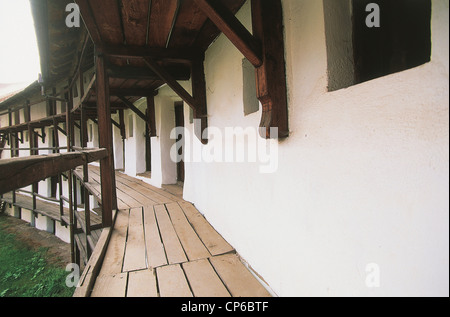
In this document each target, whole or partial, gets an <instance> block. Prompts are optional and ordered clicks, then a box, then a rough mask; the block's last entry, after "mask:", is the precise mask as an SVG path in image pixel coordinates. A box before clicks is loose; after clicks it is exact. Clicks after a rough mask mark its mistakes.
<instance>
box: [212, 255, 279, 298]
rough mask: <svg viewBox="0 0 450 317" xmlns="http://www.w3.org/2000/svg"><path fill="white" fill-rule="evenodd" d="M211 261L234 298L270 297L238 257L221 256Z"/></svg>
mask: <svg viewBox="0 0 450 317" xmlns="http://www.w3.org/2000/svg"><path fill="white" fill-rule="evenodd" d="M210 261H211V264H212V265H213V267H214V269H215V270H216V272H217V274H218V275H219V276H220V278H221V279H222V281H223V282H224V283H225V285H226V286H227V288H228V290H229V291H230V293H231V295H232V296H233V297H270V293H269V292H268V291H267V290H266V289H265V288H264V287H263V286H262V285H261V283H260V282H259V281H258V280H257V279H256V278H255V277H254V276H253V275H252V273H250V271H249V270H248V269H247V268H246V267H245V266H244V264H243V263H242V262H241V261H240V260H239V258H238V257H237V256H236V255H234V254H225V255H220V256H216V257H212V258H211V259H210Z"/></svg>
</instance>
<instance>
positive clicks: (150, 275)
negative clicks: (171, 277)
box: [127, 270, 158, 297]
mask: <svg viewBox="0 0 450 317" xmlns="http://www.w3.org/2000/svg"><path fill="white" fill-rule="evenodd" d="M127 297H158V288H157V282H156V276H155V273H154V272H153V270H142V271H135V272H129V273H128V286H127Z"/></svg>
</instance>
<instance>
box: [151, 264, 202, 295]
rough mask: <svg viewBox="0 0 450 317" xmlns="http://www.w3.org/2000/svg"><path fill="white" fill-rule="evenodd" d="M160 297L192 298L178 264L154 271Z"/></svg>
mask: <svg viewBox="0 0 450 317" xmlns="http://www.w3.org/2000/svg"><path fill="white" fill-rule="evenodd" d="M156 275H157V277H158V285H159V292H160V295H161V297H193V295H192V292H191V290H190V289H189V284H188V282H187V281H186V277H185V276H184V273H183V270H182V269H181V266H180V265H179V264H175V265H168V266H163V267H159V268H157V269H156Z"/></svg>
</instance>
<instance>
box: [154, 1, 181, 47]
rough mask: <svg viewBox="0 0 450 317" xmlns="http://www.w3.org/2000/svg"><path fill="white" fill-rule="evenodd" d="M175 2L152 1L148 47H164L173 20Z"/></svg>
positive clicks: (175, 8)
mask: <svg viewBox="0 0 450 317" xmlns="http://www.w3.org/2000/svg"><path fill="white" fill-rule="evenodd" d="M177 2H178V1H177V0H152V8H151V11H150V12H151V13H150V14H151V15H150V25H149V30H148V33H149V36H148V45H149V47H166V44H167V37H168V36H169V33H170V29H171V27H172V22H173V21H174V19H175V13H176V10H177Z"/></svg>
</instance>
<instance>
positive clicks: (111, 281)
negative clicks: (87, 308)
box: [91, 273, 128, 297]
mask: <svg viewBox="0 0 450 317" xmlns="http://www.w3.org/2000/svg"><path fill="white" fill-rule="evenodd" d="M127 275H128V274H127V273H118V274H115V275H103V276H99V277H98V278H97V280H96V281H95V285H94V289H93V290H92V294H91V297H125V294H126V288H127Z"/></svg>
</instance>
